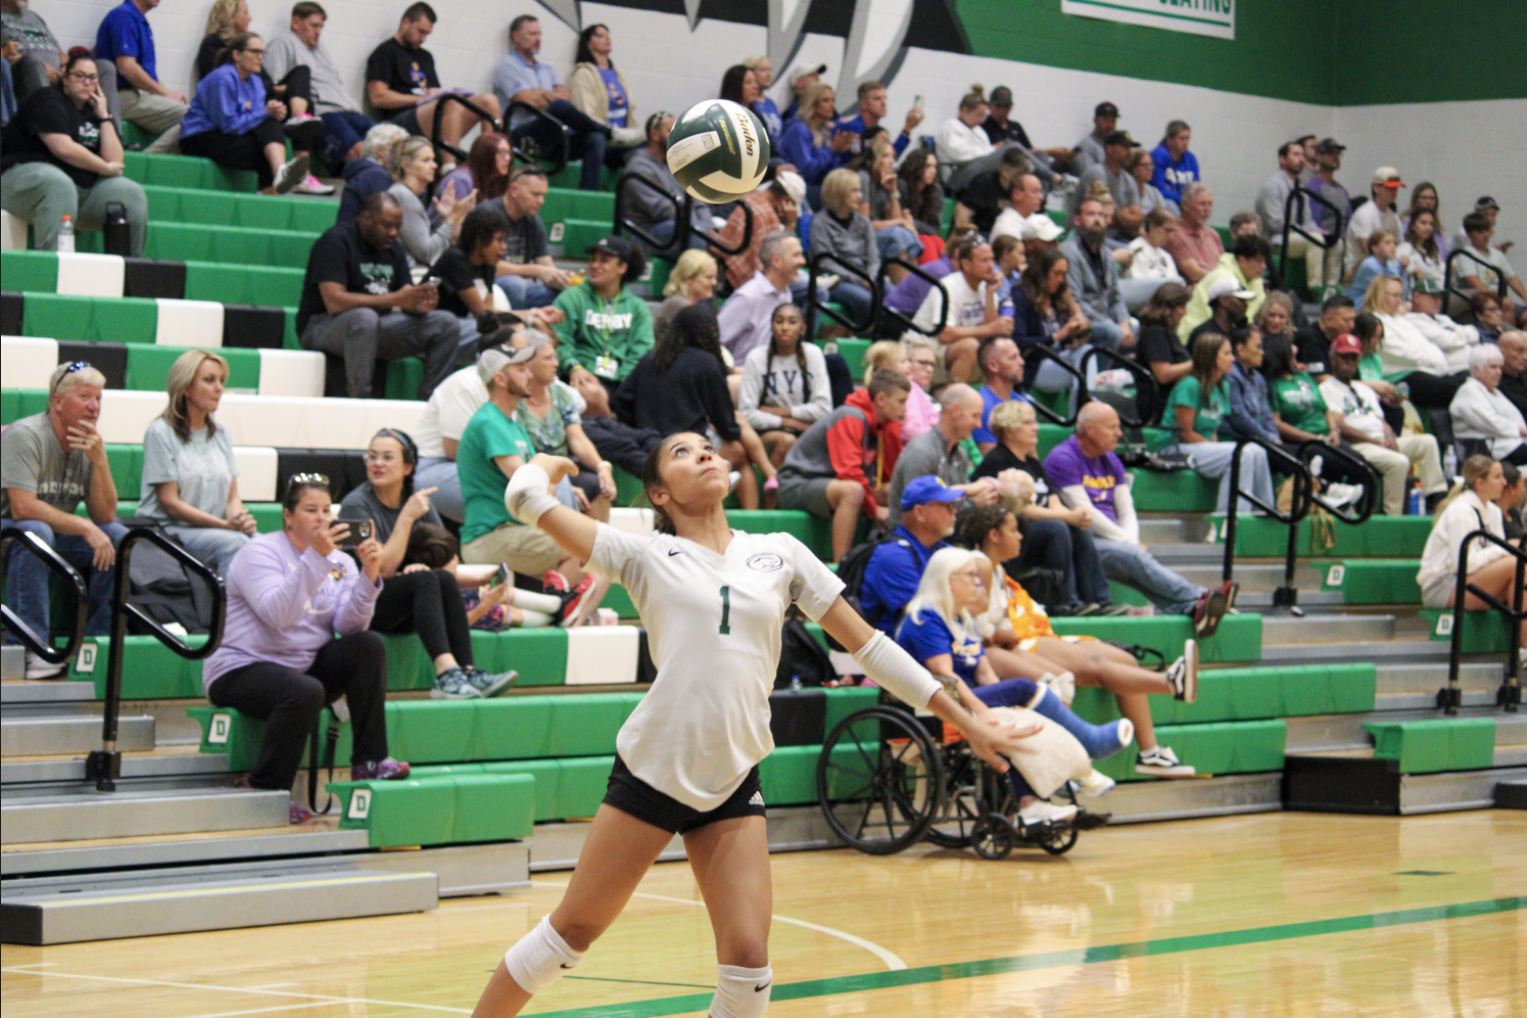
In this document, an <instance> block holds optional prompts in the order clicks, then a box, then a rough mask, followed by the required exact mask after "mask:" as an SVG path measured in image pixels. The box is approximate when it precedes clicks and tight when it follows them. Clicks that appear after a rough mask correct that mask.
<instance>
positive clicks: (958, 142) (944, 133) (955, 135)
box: [934, 85, 996, 181]
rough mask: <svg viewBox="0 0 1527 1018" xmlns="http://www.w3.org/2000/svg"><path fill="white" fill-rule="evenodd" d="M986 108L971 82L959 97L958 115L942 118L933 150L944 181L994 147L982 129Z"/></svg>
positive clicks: (981, 94)
mask: <svg viewBox="0 0 1527 1018" xmlns="http://www.w3.org/2000/svg"><path fill="white" fill-rule="evenodd" d="M989 110H990V107H989V106H988V105H987V102H986V93H985V92H984V91H983V90H982V88H981V86H980V85H972V86H970V92H969V93H967V94H966V95H965V96H964V97H963V98H961V99H960V115H959V116H957V117H952V118H950V119H949V120H946V121H944V123H943V125H942V126H941V127H939V129H938V138H937V140H936V142H935V146H934V153H935V154H936V155H937V156H938V162H939V169H940V171H941V172H942V173H943V175H944V179H945V180H946V181H949V180H951V179H952V178H953V175H954V173H955V171H957V170H959V169H961V168H962V167H964V166H965V165H966V164H967V163H973V162H975V161H976V160H977V159H980V158H982V157H983V156H989V155H991V154H992V152H994V151H995V150H996V149H995V146H993V145H992V143H991V139H990V138H988V137H987V136H986V132H985V131H984V130H982V129H981V125H982V124H983V123H985V121H986V114H987V112H988V111H989Z"/></svg>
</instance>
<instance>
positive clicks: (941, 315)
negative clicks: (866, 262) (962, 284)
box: [875, 258, 949, 338]
mask: <svg viewBox="0 0 1527 1018" xmlns="http://www.w3.org/2000/svg"><path fill="white" fill-rule="evenodd" d="M892 263H895V264H896V265H899V266H901V267H902V268H904V269H906V270H907V272H908V273H910V274H911V275H914V276H916V277H917V278H918V279H921V280H922V281H923V282H925V283H927V284H928V285H929V286H930V287H931V288H932V289H934V290H937V291H938V295H939V296H938V318H937V320H935V321H934V323H933V324H932V325H931V326H929V327H928V328H926V329H925V328H923V327H921V326H919V325H917V324H916V323H914V322H913V321H912V318H911V316H910V315H905V314H902V313H901V312H900V311H897V310H896V309H895V308H892V307H886V306H885V304H884V302H883V301H880V302H878V303H879V304H880V307H879V315H880V317H881V318H883V319H884V321H885V322H886V325H887V326H888V327H892V328H894V326H895V325H900V326H901V331H902V332H903V333H905V332H915V333H918V334H919V335H922V336H928V337H929V338H932V337H934V336H937V335H938V334H939V333H940V332H943V331H944V326H945V325H947V324H948V323H949V291H947V290H945V289H944V288H943V287H942V286H940V285H939V281H938V277H937V276H934V275H931V274H930V273H928V272H924V271H923V267H922V266H921V265H914V264H912V263H911V262H909V261H907V260H906V259H905V258H887V259H885V260H883V261H882V262H881V263H880V272H879V273H878V274H877V275H876V277H875V293H876V294H886V293H889V292H890V291H891V286H892V285H894V284H892V283H891V276H890V268H891V265H892Z"/></svg>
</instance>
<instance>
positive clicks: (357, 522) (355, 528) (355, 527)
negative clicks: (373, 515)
mask: <svg viewBox="0 0 1527 1018" xmlns="http://www.w3.org/2000/svg"><path fill="white" fill-rule="evenodd" d="M334 522H336V523H344V524H347V525H348V526H349V527H350V533H349V534H347V535H346V536H345V538H344V540H342V541H340V542H339V546H340V547H341V548H355V547H358V546H359V545H360V544H361V542H362V541H369V540H370V539H371V520H369V519H364V520H361V519H350V518H347V517H344V516H341V517H339V519H337V520H335V521H334Z"/></svg>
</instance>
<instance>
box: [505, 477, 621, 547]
mask: <svg viewBox="0 0 1527 1018" xmlns="http://www.w3.org/2000/svg"><path fill="white" fill-rule="evenodd" d="M577 472H578V464H576V463H574V462H573V461H572V460H570V459H568V458H567V457H565V456H548V455H546V454H545V453H541V454H539V455H537V456H533V457H531V460H530V462H529V463H526V464H525V465H524V466H522V467H520V468H519V469H518V470H516V471H515V472H514V476H513V477H511V478H510V479H509V487H508V488H507V489H505V491H504V506H505V508H507V509H508V510H509V511H510V512H511V513H513V514H514V516H515V518H516V519H518V520H522V521H523V522H525V523H528V524H530V525H531V526H535V527H540V528H541V530H542V531H543V532H544V533H545V534H546V536H547V537H550V538H551V539H552V540H553V541H556V542H557V544H558V545H559V546H560V547H561V548H562V550H563V551H565V552H567V553H568V554H569V555H572V556H574V557H575V558H577V560H578V562H579V564H580V565H581V564H583V563H586V562H588V560H589V556H590V555H592V554H594V539H595V538H596V537H598V536H599V524H598V523H596V522H595V521H594V520H593V519H591V518H590V517H588V516H584V515H583V514H582V513H579V512H574V511H573V510H571V509H569V508H567V506H565V505H563V504H562V503H560V502H558V501H557V496H556V495H554V494H552V491H553V490H554V489H555V488H556V486H557V483H558V482H559V481H561V480H562V478H564V477H567V476H568V475H570V474H576V473H577Z"/></svg>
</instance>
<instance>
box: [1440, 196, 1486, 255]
mask: <svg viewBox="0 0 1527 1018" xmlns="http://www.w3.org/2000/svg"><path fill="white" fill-rule="evenodd" d="M1474 211H1475V212H1478V213H1479V214H1480V215H1482V216H1484V217H1485V218H1486V219H1488V220H1490V228H1491V229H1492V230H1493V229H1495V217H1496V216H1498V215H1499V214H1500V202H1498V201H1496V200H1495V199H1494V198H1491V197H1490V196H1489V195H1487V194H1482V195H1480V196H1479V197H1478V198H1476V199H1474ZM1438 227H1439V228H1440V227H1441V223H1440V222H1439V223H1438ZM1437 240H1438V243H1441V241H1442V238H1440V237H1439V238H1437ZM1468 246H1469V235H1468V232H1467V231H1465V230H1464V228H1463V226H1462V225H1460V226H1459V227H1458V229H1457V231H1456V232H1454V234H1453V238H1452V240H1450V241H1448V250H1449V251H1456V250H1458V249H1459V248H1461V247H1468Z"/></svg>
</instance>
